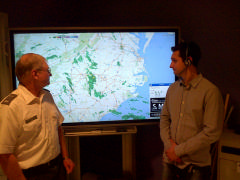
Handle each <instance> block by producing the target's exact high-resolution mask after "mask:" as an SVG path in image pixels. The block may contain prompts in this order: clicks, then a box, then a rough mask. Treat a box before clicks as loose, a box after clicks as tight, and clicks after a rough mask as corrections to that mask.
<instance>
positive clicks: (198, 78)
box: [180, 73, 203, 89]
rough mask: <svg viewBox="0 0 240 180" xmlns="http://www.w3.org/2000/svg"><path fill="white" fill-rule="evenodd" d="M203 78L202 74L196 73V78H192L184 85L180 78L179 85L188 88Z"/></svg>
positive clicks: (194, 85)
mask: <svg viewBox="0 0 240 180" xmlns="http://www.w3.org/2000/svg"><path fill="white" fill-rule="evenodd" d="M202 78H203V76H202V74H201V73H200V74H198V75H197V77H196V78H194V79H193V80H192V81H191V82H190V83H189V84H188V86H185V85H184V84H183V82H182V79H180V86H183V87H186V88H187V89H190V88H191V87H194V88H195V87H196V86H197V85H198V84H199V82H200V81H201V79H202Z"/></svg>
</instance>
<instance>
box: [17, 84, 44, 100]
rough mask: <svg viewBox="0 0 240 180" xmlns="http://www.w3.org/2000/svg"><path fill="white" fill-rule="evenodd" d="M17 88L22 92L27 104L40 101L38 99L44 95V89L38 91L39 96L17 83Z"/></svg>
mask: <svg viewBox="0 0 240 180" xmlns="http://www.w3.org/2000/svg"><path fill="white" fill-rule="evenodd" d="M18 89H19V90H20V91H21V92H22V93H21V94H22V96H23V98H24V99H25V101H26V103H27V104H32V103H40V99H42V97H43V96H44V91H43V90H42V91H41V92H40V98H39V97H36V96H34V95H33V94H32V93H31V92H30V91H29V90H28V89H27V88H26V87H25V86H23V85H21V84H19V86H18Z"/></svg>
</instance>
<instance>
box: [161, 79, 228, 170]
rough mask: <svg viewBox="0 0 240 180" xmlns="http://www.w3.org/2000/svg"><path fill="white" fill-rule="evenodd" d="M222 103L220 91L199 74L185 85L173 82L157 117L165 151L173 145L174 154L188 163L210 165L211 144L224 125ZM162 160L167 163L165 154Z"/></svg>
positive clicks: (216, 138)
mask: <svg viewBox="0 0 240 180" xmlns="http://www.w3.org/2000/svg"><path fill="white" fill-rule="evenodd" d="M223 109H224V108H223V101H222V96H221V93H220V91H219V89H218V88H217V87H216V86H215V85H214V84H212V83H211V82H209V81H208V80H207V79H205V78H204V77H202V75H201V74H199V75H198V76H197V77H196V78H194V79H193V80H192V81H191V82H190V83H189V85H188V86H184V85H183V84H182V82H181V81H176V82H175V83H173V84H172V85H171V86H170V87H169V89H168V92H167V95H166V100H165V103H164V106H163V109H162V112H161V116H160V135H161V139H162V141H163V143H164V152H165V151H166V150H167V149H169V148H170V147H171V142H170V139H173V140H174V142H176V144H177V146H176V147H175V153H176V155H177V156H178V157H180V158H181V159H182V161H183V163H181V164H176V165H177V166H178V167H179V168H184V167H186V166H187V165H189V164H191V163H192V164H195V165H198V166H207V165H210V164H211V156H210V153H209V151H210V145H211V144H212V143H213V142H215V141H217V140H218V138H219V137H220V134H221V131H222V125H223ZM163 155H164V160H165V161H166V162H168V163H171V162H169V161H168V158H167V157H166V155H165V153H164V154H163Z"/></svg>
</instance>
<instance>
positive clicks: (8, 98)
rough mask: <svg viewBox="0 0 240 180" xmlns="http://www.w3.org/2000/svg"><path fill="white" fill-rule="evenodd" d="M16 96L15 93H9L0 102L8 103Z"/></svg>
mask: <svg viewBox="0 0 240 180" xmlns="http://www.w3.org/2000/svg"><path fill="white" fill-rule="evenodd" d="M16 97H17V95H16V94H10V95H8V97H6V98H5V99H4V100H3V101H2V103H1V104H6V105H9V104H10V103H11V102H12V101H13V100H14V99H15V98H16Z"/></svg>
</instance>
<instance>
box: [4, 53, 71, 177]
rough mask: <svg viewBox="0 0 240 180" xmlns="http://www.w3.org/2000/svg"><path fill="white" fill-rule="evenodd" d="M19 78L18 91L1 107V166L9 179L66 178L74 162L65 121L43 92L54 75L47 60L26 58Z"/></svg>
mask: <svg viewBox="0 0 240 180" xmlns="http://www.w3.org/2000/svg"><path fill="white" fill-rule="evenodd" d="M16 75H17V78H18V80H19V86H18V88H17V89H16V90H14V91H13V92H12V93H11V94H10V95H9V96H7V97H6V98H5V99H3V101H2V102H1V104H0V165H1V167H2V169H3V171H4V173H5V174H6V176H7V177H8V179H9V180H22V179H24V180H25V179H29V180H37V179H45V180H50V179H57V180H59V179H65V178H66V172H67V173H71V172H72V170H73V167H74V163H73V162H72V160H71V159H69V158H68V152H67V149H66V145H65V141H64V136H63V131H62V129H61V123H62V122H63V120H64V118H63V116H62V114H61V113H60V111H59V109H58V108H57V106H56V104H55V103H54V100H53V97H52V95H51V93H50V92H49V91H47V90H45V89H43V88H44V87H45V86H47V85H49V83H50V82H49V78H50V76H51V75H52V74H51V71H50V68H49V66H48V64H47V62H46V59H45V58H44V57H42V56H40V55H38V54H33V53H29V54H25V55H23V56H22V57H21V58H20V59H19V60H18V62H17V64H16ZM64 167H65V168H64Z"/></svg>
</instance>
